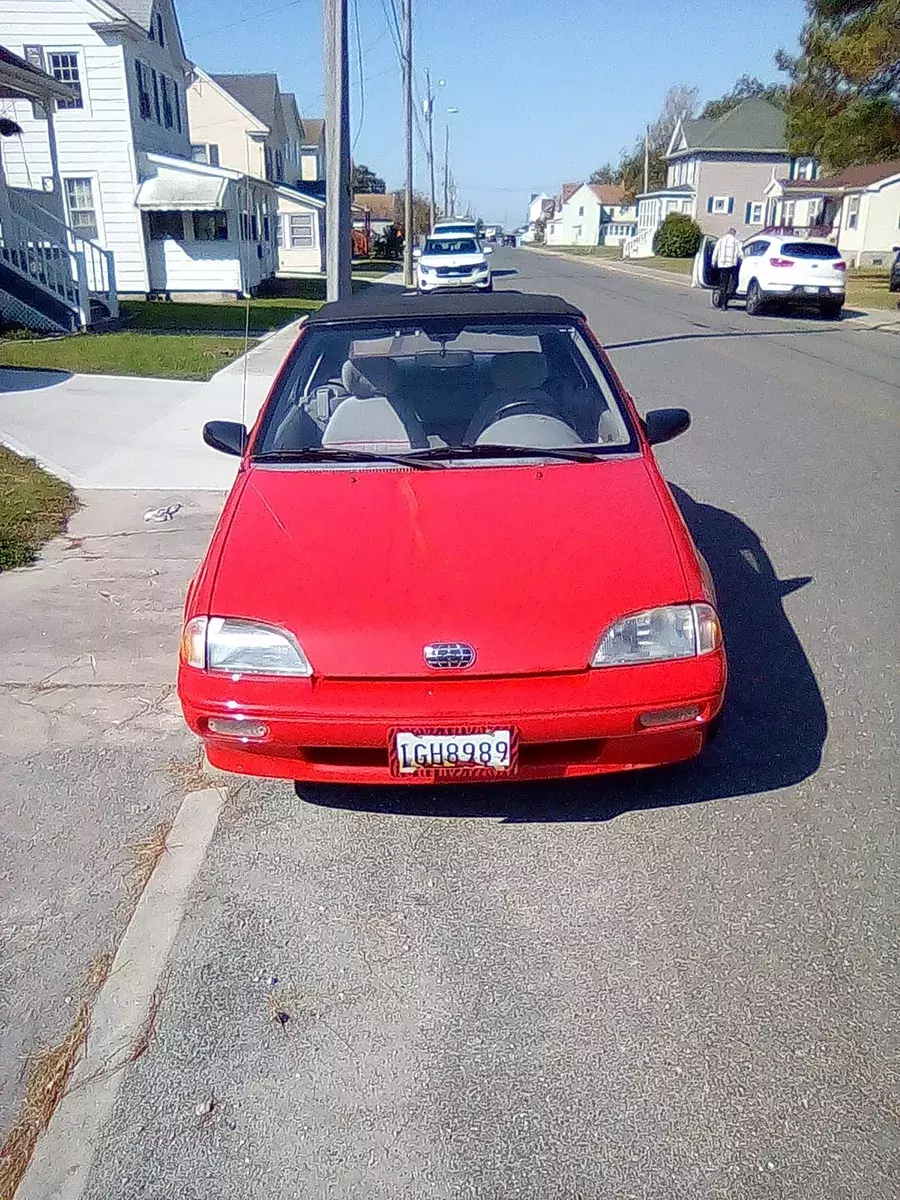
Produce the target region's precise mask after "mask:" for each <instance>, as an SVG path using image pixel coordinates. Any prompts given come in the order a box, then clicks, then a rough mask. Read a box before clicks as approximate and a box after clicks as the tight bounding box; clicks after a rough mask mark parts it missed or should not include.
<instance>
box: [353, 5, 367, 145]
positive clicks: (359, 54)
mask: <svg viewBox="0 0 900 1200" xmlns="http://www.w3.org/2000/svg"><path fill="white" fill-rule="evenodd" d="M353 26H354V31H355V33H356V65H357V68H358V71H359V124H358V125H357V126H356V134H355V136H354V138H353V145H352V146H351V148H350V152H351V154H352V153H353V151H354V150H356V143H357V142H358V141H359V137H360V134H361V133H362V131H363V122H364V121H365V119H366V81H365V78H364V77H363V48H362V38H361V37H360V33H359V0H353Z"/></svg>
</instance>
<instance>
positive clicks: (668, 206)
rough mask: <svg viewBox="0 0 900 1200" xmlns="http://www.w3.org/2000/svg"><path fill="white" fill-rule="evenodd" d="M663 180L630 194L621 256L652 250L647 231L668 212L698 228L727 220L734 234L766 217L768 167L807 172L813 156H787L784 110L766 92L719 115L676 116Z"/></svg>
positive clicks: (799, 174) (811, 171) (797, 175)
mask: <svg viewBox="0 0 900 1200" xmlns="http://www.w3.org/2000/svg"><path fill="white" fill-rule="evenodd" d="M666 161H667V163H668V177H667V180H666V186H665V187H664V188H658V189H657V190H655V191H650V192H642V193H641V194H640V195H639V196H638V197H637V202H638V212H637V232H636V234H635V236H634V237H633V238H630V239H628V241H626V242H625V245H624V253H625V255H626V257H632V258H640V257H644V256H646V255H649V254H652V253H653V235H654V233H655V232H656V230H657V229H658V228H659V226H660V225H661V224H662V222H663V221H664V220H665V218H666V217H667V216H668V214H669V213H672V212H681V213H686V214H688V215H689V216H691V217H692V218H693V219H694V220H695V221H696V222H697V223H698V225H699V226H700V228H701V229H702V230H703V231H704V233H709V234H713V235H715V236H717V237H718V236H719V235H720V234H722V233H724V232H725V231H726V230H727V229H728V228H729V227H730V226H734V227H735V229H736V230H737V232H738V235H739V236H741V237H746V236H748V235H749V234H751V233H753V232H754V231H757V230H760V229H762V228H763V227H764V226H765V224H766V194H765V193H766V187H767V186H768V184H769V183H770V181H771V180H772V178H773V172H774V173H775V175H779V176H781V175H784V176H787V177H789V178H790V179H791V180H795V179H797V180H814V179H815V177H816V173H817V169H818V168H817V163H816V161H815V159H813V158H792V157H791V155H790V154H789V153H788V150H787V138H786V135H785V116H784V113H783V112H782V110H781V109H780V108H777V107H776V106H775V105H774V104H770V103H769V101H768V100H763V99H761V98H754V99H750V100H743V101H742V102H741V103H740V104H738V105H736V107H735V108H733V109H731V110H730V111H729V112H727V113H725V115H724V116H721V117H716V118H708V119H697V120H681V121H679V122H678V124H677V125H676V127H675V130H674V132H673V134H672V137H671V140H670V142H669V146H668V150H667V153H666Z"/></svg>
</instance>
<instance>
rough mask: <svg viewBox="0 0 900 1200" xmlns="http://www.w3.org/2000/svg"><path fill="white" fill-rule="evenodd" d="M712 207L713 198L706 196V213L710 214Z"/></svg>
mask: <svg viewBox="0 0 900 1200" xmlns="http://www.w3.org/2000/svg"><path fill="white" fill-rule="evenodd" d="M712 206H713V198H712V196H707V197H706V211H707V212H708V213H711V212H712Z"/></svg>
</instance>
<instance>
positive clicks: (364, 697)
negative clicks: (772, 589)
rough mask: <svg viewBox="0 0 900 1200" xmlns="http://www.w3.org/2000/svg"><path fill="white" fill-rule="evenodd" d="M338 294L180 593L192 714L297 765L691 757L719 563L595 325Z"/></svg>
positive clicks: (478, 767) (379, 779) (237, 442)
mask: <svg viewBox="0 0 900 1200" xmlns="http://www.w3.org/2000/svg"><path fill="white" fill-rule="evenodd" d="M385 292H386V293H388V295H387V298H383V297H378V298H374V299H368V298H367V297H361V298H357V299H355V300H354V301H353V302H351V303H347V304H344V303H338V304H327V305H325V306H324V307H323V308H322V309H321V310H320V311H319V312H318V313H316V314H315V315H313V316H311V317H310V318H309V320H308V321H307V322H306V324H305V326H304V327H303V330H302V332H301V334H300V336H299V338H298V339H297V342H296V345H295V346H294V348H293V350H292V351H291V353H290V355H289V356H288V358H287V359H286V361H285V363H284V366H283V367H282V369H281V371H280V373H279V375H278V378H277V379H276V381H275V383H274V385H273V387H272V391H271V393H270V395H269V397H268V400H267V401H266V403H265V404H264V406H263V408H262V411H261V413H260V415H259V418H258V420H257V422H256V424H255V426H254V428H253V429H252V430H251V431H249V432H248V431H247V429H246V428H245V427H244V426H243V425H239V424H235V423H231V422H223V421H213V422H210V423H209V424H208V425H206V427H205V429H204V438H205V440H206V442H207V444H208V445H210V446H213V447H215V448H217V449H219V450H222V451H224V452H225V453H228V454H234V455H238V456H240V458H241V464H240V469H239V471H238V475H237V479H236V481H235V484H234V487H233V488H232V490H231V494H230V495H229V497H228V500H227V502H226V504H225V508H224V511H223V513H222V516H221V518H220V520H219V523H218V526H217V528H216V531H215V533H214V535H213V538H212V541H211V543H210V546H209V549H208V551H207V554H206V557H205V559H204V561H203V564H202V565H201V567H200V569H199V571H198V572H197V574H196V576H195V578H194V579H193V581H192V583H191V587H190V591H189V594H188V598H187V607H186V613H185V625H184V633H183V638H182V643H181V653H180V664H179V670H178V692H179V696H180V698H181V703H182V706H183V709H184V713H185V717H186V718H187V721H188V724H189V725H190V726H191V728H192V729H193V730H194V731H195V732H196V733H197V734H199V736H200V737H201V738H202V739H203V741H204V742H205V744H206V749H207V753H208V756H209V759H210V761H211V762H212V763H213V764H214V765H215V766H217V767H221V768H224V769H225V770H228V771H234V772H238V773H241V774H247V775H262V776H270V777H281V778H286V779H293V780H295V781H306V780H318V781H323V782H325V781H331V782H342V783H346V782H354V783H396V782H406V783H434V782H436V781H441V782H452V781H454V780H466V781H471V780H472V779H473V778H474V779H484V780H489V779H490V780H497V779H540V778H553V777H561V776H575V775H594V774H600V773H602V772H607V771H619V770H624V769H627V768H633V767H652V766H658V765H661V764H666V763H674V762H678V761H680V760H683V759H687V758H690V757H692V756H693V755H695V754H697V753H699V752H700V750H701V749H702V748H703V745H704V743H705V741H706V740H707V739H708V738H709V737H710V736H711V734H712V731H713V730H714V728H715V725H716V719H717V716H718V714H719V710H720V708H721V705H722V698H723V693H724V689H725V676H726V665H725V653H724V649H723V646H722V634H721V630H720V627H719V619H718V616H717V614H716V609H715V595H714V591H713V586H712V581H711V579H710V576H709V571H708V570H707V568H706V564H705V563H704V561H703V559H702V558H701V557H700V555H699V553H698V551H697V549H696V547H695V546H694V544H693V542H692V541H691V538H690V535H689V534H688V531H687V528H686V526H685V524H684V521H683V520H682V517H681V514H680V512H679V510H678V508H677V507H676V505H675V502H674V500H673V498H672V495H671V493H670V492H669V489H668V487H667V486H666V483H665V481H664V480H663V478H662V475H661V474H660V471H659V468H658V466H657V464H656V461H655V459H654V457H653V453H652V451H651V448H650V447H651V445H653V444H654V443H656V442H662V441H666V440H668V439H669V438H672V437H674V436H675V435H676V434H678V433H681V432H682V431H683V430H684V429H686V428H687V426H688V424H689V422H690V418H689V416H688V414H687V413H686V412H685V411H684V410H683V409H661V410H658V411H655V412H650V413H648V414H647V416H645V417H644V418H643V419H642V418H641V417H640V416H639V415H638V413H637V411H636V409H635V407H634V404H633V402H632V400H631V398H630V397H629V396H628V394H627V393H626V392H625V390H624V388H623V387H622V384H621V382H620V381H619V379H618V378H617V376H616V373H615V371H614V370H613V368H612V366H611V364H610V362H609V359H608V358H607V357H606V355H605V353H604V352H603V350H602V348H601V347H600V345H599V344H598V342H597V340H596V338H595V337H594V336H593V334H592V333H591V331H590V329H589V328H588V326H587V323H586V321H585V318H584V315H583V314H582V313H581V312H579V311H578V309H576V308H573V307H572V306H571V305H569V304H567V303H566V302H564V301H563V300H560V299H558V298H557V297H554V296H537V295H526V294H523V293H519V292H498V293H494V294H487V295H485V294H469V293H456V294H452V293H451V294H448V295H441V294H440V293H438V294H435V295H432V296H415V295H409V294H407V293H404V292H403V291H402V290H401V289H400V288H397V289H393V288H391V289H385Z"/></svg>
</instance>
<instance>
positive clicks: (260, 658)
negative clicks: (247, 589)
mask: <svg viewBox="0 0 900 1200" xmlns="http://www.w3.org/2000/svg"><path fill="white" fill-rule="evenodd" d="M181 657H182V660H183V661H184V662H185V663H187V665H188V666H190V667H197V668H198V669H199V670H207V671H223V672H227V673H228V674H236V675H299V676H309V675H312V666H311V665H310V661H309V659H308V658H307V657H306V655H305V654H304V653H303V649H302V648H301V646H300V643H299V642H298V641H297V639H296V638H295V637H294V635H293V634H292V633H288V631H287V630H285V629H277V628H275V627H274V626H273V625H264V624H262V623H261V622H259V621H247V620H242V619H240V618H237V617H194V619H193V620H192V621H188V623H187V625H185V627H184V633H183V634H182V638H181Z"/></svg>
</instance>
